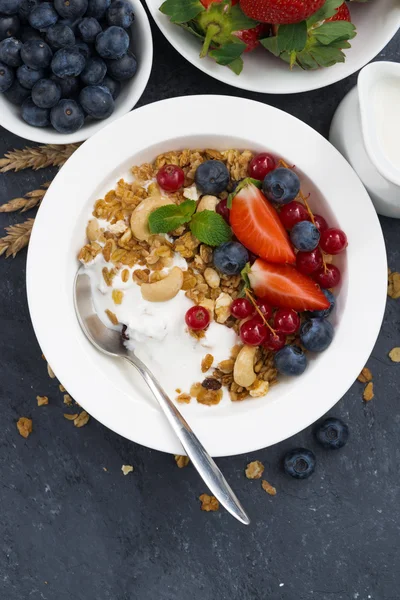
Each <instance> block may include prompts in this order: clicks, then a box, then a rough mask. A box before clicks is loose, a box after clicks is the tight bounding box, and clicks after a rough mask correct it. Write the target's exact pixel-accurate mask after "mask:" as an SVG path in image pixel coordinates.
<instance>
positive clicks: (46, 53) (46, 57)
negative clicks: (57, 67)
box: [21, 40, 53, 69]
mask: <svg viewBox="0 0 400 600" xmlns="http://www.w3.org/2000/svg"><path fill="white" fill-rule="evenodd" d="M21 58H22V60H23V62H24V63H25V64H26V66H27V67H30V68H31V69H44V68H45V67H48V66H49V65H50V63H51V59H52V58H53V52H52V51H51V48H50V46H49V45H48V44H46V42H44V41H43V40H29V41H28V42H25V44H24V45H23V46H22V48H21Z"/></svg>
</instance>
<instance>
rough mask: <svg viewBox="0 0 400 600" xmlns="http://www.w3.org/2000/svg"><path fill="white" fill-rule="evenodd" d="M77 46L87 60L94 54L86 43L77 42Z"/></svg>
mask: <svg viewBox="0 0 400 600" xmlns="http://www.w3.org/2000/svg"><path fill="white" fill-rule="evenodd" d="M75 46H76V47H77V48H78V50H79V52H80V53H81V54H82V56H83V57H84V58H85V59H88V58H89V56H90V55H91V54H92V51H91V49H90V46H88V44H86V42H82V40H77V41H76V43H75Z"/></svg>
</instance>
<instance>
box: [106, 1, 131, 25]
mask: <svg viewBox="0 0 400 600" xmlns="http://www.w3.org/2000/svg"><path fill="white" fill-rule="evenodd" d="M134 18H135V15H134V13H133V10H132V6H131V4H130V3H129V2H126V1H125V0H114V2H112V3H111V5H110V8H109V9H108V11H107V22H108V24H109V25H117V26H118V27H123V28H124V29H128V27H130V26H131V25H132V23H133V20H134Z"/></svg>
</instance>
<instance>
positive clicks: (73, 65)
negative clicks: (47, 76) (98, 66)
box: [51, 46, 86, 79]
mask: <svg viewBox="0 0 400 600" xmlns="http://www.w3.org/2000/svg"><path fill="white" fill-rule="evenodd" d="M85 63H86V61H85V57H84V56H83V55H82V53H81V52H80V51H79V48H77V47H76V46H69V47H68V48H61V49H60V50H57V52H56V53H55V55H54V56H53V60H52V61H51V70H52V71H53V73H54V75H57V77H61V79H63V78H64V77H77V76H78V75H80V74H81V73H82V71H83V69H84V68H85Z"/></svg>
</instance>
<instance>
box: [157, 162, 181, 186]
mask: <svg viewBox="0 0 400 600" xmlns="http://www.w3.org/2000/svg"><path fill="white" fill-rule="evenodd" d="M184 181H185V173H184V172H183V171H182V169H181V168H180V167H177V166H176V165H164V166H163V167H161V169H160V170H159V171H158V173H157V183H158V185H159V186H160V188H162V189H163V190H165V191H166V192H177V191H178V190H179V189H180V188H181V187H182V186H183V183H184Z"/></svg>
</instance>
